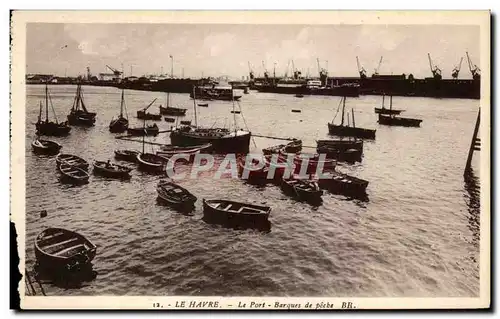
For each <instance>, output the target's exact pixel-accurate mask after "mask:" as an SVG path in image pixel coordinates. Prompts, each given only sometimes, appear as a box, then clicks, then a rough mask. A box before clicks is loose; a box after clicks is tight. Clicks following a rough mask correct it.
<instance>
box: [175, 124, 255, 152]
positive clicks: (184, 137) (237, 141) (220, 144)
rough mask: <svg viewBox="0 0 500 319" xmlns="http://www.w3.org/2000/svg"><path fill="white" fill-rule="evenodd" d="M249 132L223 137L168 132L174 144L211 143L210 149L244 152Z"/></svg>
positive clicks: (247, 146)
mask: <svg viewBox="0 0 500 319" xmlns="http://www.w3.org/2000/svg"><path fill="white" fill-rule="evenodd" d="M251 135H252V134H251V133H250V132H245V134H242V135H236V136H231V135H226V136H223V137H212V136H200V135H194V134H190V133H189V132H182V131H180V130H174V131H172V132H171V133H170V141H171V142H172V145H176V146H195V145H201V144H207V143H210V144H212V150H213V151H214V152H220V153H237V154H246V153H248V151H249V149H250V138H251Z"/></svg>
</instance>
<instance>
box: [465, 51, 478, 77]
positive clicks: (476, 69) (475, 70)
mask: <svg viewBox="0 0 500 319" xmlns="http://www.w3.org/2000/svg"><path fill="white" fill-rule="evenodd" d="M465 54H466V55H467V61H468V62H469V70H470V73H471V74H472V78H473V79H474V80H480V79H481V70H480V69H479V68H478V67H477V65H475V64H474V68H473V63H472V61H471V59H470V57H469V52H465Z"/></svg>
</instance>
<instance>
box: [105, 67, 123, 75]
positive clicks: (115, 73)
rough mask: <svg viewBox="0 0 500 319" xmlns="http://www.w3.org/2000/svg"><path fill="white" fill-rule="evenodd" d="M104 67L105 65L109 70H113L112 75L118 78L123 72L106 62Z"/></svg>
mask: <svg viewBox="0 0 500 319" xmlns="http://www.w3.org/2000/svg"><path fill="white" fill-rule="evenodd" d="M106 67H107V68H108V69H110V70H111V71H113V74H114V75H115V77H117V78H120V77H121V75H122V74H123V72H122V71H118V70H117V69H115V68H113V67H110V66H109V65H107V64H106Z"/></svg>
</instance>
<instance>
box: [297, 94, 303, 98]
mask: <svg viewBox="0 0 500 319" xmlns="http://www.w3.org/2000/svg"><path fill="white" fill-rule="evenodd" d="M295 97H298V98H301V97H304V94H300V93H298V94H295Z"/></svg>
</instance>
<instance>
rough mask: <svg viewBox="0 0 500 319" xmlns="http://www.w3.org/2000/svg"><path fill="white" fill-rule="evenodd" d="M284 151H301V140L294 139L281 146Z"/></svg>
mask: <svg viewBox="0 0 500 319" xmlns="http://www.w3.org/2000/svg"><path fill="white" fill-rule="evenodd" d="M283 151H284V152H285V153H299V152H300V151H302V141H301V140H298V139H294V140H293V141H291V142H290V143H288V144H286V145H285V146H284V147H283Z"/></svg>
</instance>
